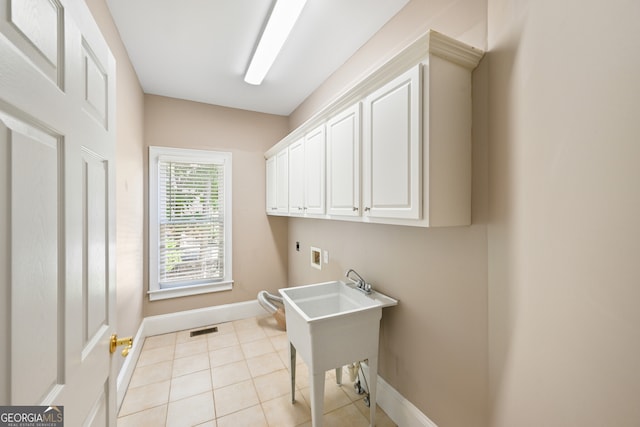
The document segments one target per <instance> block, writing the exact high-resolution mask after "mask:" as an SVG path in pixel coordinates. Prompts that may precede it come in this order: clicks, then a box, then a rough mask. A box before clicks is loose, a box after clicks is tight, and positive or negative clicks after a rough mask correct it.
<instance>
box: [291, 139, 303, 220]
mask: <svg viewBox="0 0 640 427" xmlns="http://www.w3.org/2000/svg"><path fill="white" fill-rule="evenodd" d="M289 213H290V214H292V215H302V214H304V139H300V140H298V141H296V142H294V143H293V144H291V145H290V146H289Z"/></svg>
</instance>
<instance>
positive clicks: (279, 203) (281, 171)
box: [276, 148, 289, 214]
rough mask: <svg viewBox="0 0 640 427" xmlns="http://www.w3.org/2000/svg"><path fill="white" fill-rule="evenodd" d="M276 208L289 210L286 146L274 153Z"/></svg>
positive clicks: (284, 210) (287, 151) (287, 154)
mask: <svg viewBox="0 0 640 427" xmlns="http://www.w3.org/2000/svg"><path fill="white" fill-rule="evenodd" d="M276 208H277V209H276V210H277V212H278V213H282V214H286V213H288V212H289V150H287V149H286V148H285V149H284V150H282V151H280V152H279V153H278V154H276Z"/></svg>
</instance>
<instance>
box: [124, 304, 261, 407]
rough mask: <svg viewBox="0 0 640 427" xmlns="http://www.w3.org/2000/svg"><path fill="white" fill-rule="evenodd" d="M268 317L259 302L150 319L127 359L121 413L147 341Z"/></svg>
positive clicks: (134, 340) (146, 321)
mask: <svg viewBox="0 0 640 427" xmlns="http://www.w3.org/2000/svg"><path fill="white" fill-rule="evenodd" d="M262 314H266V312H265V311H264V309H263V308H262V307H261V306H260V304H259V303H258V301H257V300H254V301H245V302H239V303H234V304H225V305H217V306H214V307H207V308H201V309H197V310H187V311H179V312H177V313H170V314H162V315H158V316H149V317H145V318H144V319H142V323H141V324H140V327H139V328H138V332H137V333H136V336H135V338H134V339H133V347H132V348H131V350H129V356H128V357H127V358H126V359H125V361H124V364H123V365H122V368H120V372H119V374H118V379H117V390H118V393H117V404H118V411H119V410H120V406H121V405H122V401H123V400H124V395H125V393H126V391H127V387H129V382H130V381H131V377H132V376H133V371H134V369H135V367H136V363H137V362H138V358H139V357H140V353H141V351H142V345H143V344H144V339H145V338H146V337H150V336H153V335H161V334H168V333H171V332H178V331H184V330H186V329H195V328H201V327H203V326H209V325H216V324H219V323H224V322H231V321H234V320H241V319H247V318H249V317H255V316H260V315H262Z"/></svg>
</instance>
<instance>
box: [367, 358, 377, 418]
mask: <svg viewBox="0 0 640 427" xmlns="http://www.w3.org/2000/svg"><path fill="white" fill-rule="evenodd" d="M369 377H370V378H369V384H368V385H369V405H370V407H369V425H370V426H371V427H374V426H375V425H376V389H377V387H378V358H377V357H370V358H369Z"/></svg>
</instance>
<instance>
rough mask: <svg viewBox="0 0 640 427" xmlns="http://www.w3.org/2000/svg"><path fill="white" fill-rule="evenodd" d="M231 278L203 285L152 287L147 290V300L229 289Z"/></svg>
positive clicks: (231, 287)
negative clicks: (152, 288)
mask: <svg viewBox="0 0 640 427" xmlns="http://www.w3.org/2000/svg"><path fill="white" fill-rule="evenodd" d="M231 289H233V280H229V281H226V282H216V283H207V284H204V285H192V286H183V287H180V288H167V289H154V290H150V291H148V292H147V295H149V301H157V300H162V299H170V298H180V297H188V296H191V295H199V294H208V293H211V292H221V291H230V290H231Z"/></svg>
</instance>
